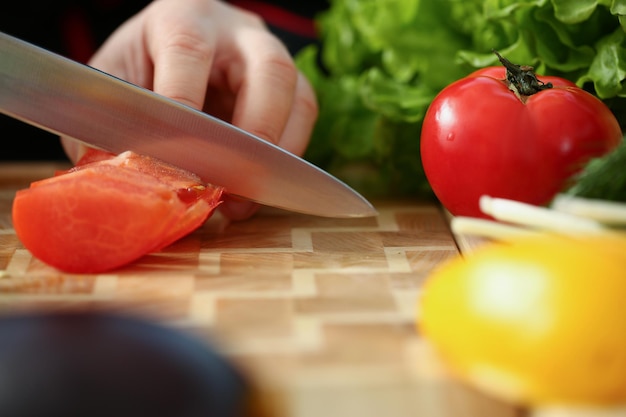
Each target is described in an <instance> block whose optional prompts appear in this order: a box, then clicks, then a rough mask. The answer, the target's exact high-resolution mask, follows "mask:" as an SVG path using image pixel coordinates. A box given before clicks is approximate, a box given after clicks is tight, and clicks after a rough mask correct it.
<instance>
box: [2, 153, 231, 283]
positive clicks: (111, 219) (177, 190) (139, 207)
mask: <svg viewBox="0 0 626 417" xmlns="http://www.w3.org/2000/svg"><path fill="white" fill-rule="evenodd" d="M98 152H99V151H98ZM100 156H101V157H98V155H93V154H90V155H88V157H87V158H86V159H85V160H83V161H79V162H78V164H77V166H76V167H74V168H72V169H70V170H69V171H66V172H64V173H58V174H57V175H55V176H54V177H51V178H47V179H44V180H41V181H37V182H34V183H32V184H31V186H30V187H29V188H28V189H24V190H19V191H18V192H17V193H16V195H15V199H14V201H13V211H12V214H13V226H14V228H15V232H16V234H17V236H18V238H19V239H20V241H21V242H22V244H23V245H24V246H25V247H26V248H27V249H28V250H29V251H30V252H31V253H32V254H33V256H35V257H36V258H38V259H40V260H41V261H43V262H45V263H47V264H49V265H51V266H53V267H55V268H57V269H59V270H62V271H66V272H72V273H98V272H104V271H107V270H112V269H115V268H119V267H122V266H124V265H127V264H129V263H131V262H133V261H135V260H137V259H139V258H140V257H142V256H143V255H146V254H148V253H150V252H154V251H157V250H160V249H163V248H164V247H166V246H168V245H170V244H171V243H173V242H175V241H176V240H178V239H180V238H182V237H183V236H185V235H187V234H189V233H191V232H192V231H193V230H195V229H197V228H198V227H200V226H201V225H202V224H203V223H204V222H205V221H206V219H207V218H208V217H209V216H210V215H211V213H212V212H213V210H214V209H215V207H217V205H219V203H220V202H221V200H220V198H221V195H222V192H223V189H222V188H221V187H214V186H208V185H204V184H201V183H199V182H198V181H199V179H197V177H196V176H195V175H193V174H191V173H189V172H187V171H183V170H179V169H178V168H175V167H172V166H169V165H167V164H164V163H161V162H160V161H157V160H155V159H152V158H148V157H143V156H140V155H137V154H134V153H124V154H121V155H119V156H117V157H115V156H113V155H111V154H107V155H100ZM181 195H182V196H184V197H183V198H181Z"/></svg>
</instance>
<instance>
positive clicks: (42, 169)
mask: <svg viewBox="0 0 626 417" xmlns="http://www.w3.org/2000/svg"><path fill="white" fill-rule="evenodd" d="M58 168H60V167H59V166H55V165H47V164H34V165H33V164H5V165H4V166H2V167H0V313H5V314H6V313H9V312H15V311H28V310H33V309H54V310H57V309H111V310H115V311H119V312H123V313H127V314H129V315H137V316H141V317H145V318H149V319H151V320H156V321H159V322H161V323H164V324H166V325H170V326H175V327H176V328H180V329H183V330H184V331H189V332H191V333H193V334H194V335H197V336H198V337H201V338H210V339H211V341H212V343H215V344H217V346H218V348H219V349H221V350H222V351H223V352H224V353H225V354H226V355H227V357H228V358H230V359H231V360H232V361H233V362H234V363H236V364H237V365H238V366H240V367H241V368H242V369H243V370H244V372H245V373H246V375H248V376H249V377H250V379H251V381H253V383H254V384H255V386H256V387H257V388H258V392H259V396H260V397H262V398H264V402H265V403H266V405H265V406H264V407H267V410H268V414H270V415H275V416H277V417H283V416H284V417H335V416H336V417H352V416H354V417H356V416H358V417H370V416H371V417H409V416H411V417H413V416H428V417H460V416H481V417H483V416H493V417H509V416H520V415H522V411H521V410H518V409H516V408H515V407H513V406H511V405H509V404H505V403H501V402H499V401H497V400H495V399H493V398H489V397H486V396H484V395H483V394H482V393H479V392H475V391H473V390H472V389H471V388H469V387H466V386H464V385H463V384H460V383H458V382H457V381H455V380H454V378H452V377H451V376H450V375H448V374H447V372H446V370H445V369H444V368H443V366H442V365H441V363H440V362H439V360H438V358H437V357H436V355H435V354H434V353H433V352H432V350H431V349H430V347H429V346H428V344H427V343H426V342H425V340H424V338H423V337H422V336H421V335H420V330H419V324H418V323H419V311H418V310H417V300H418V298H419V296H420V289H421V286H422V284H423V282H424V280H425V279H426V277H427V276H428V275H429V273H430V272H431V271H432V270H433V268H435V267H437V265H439V264H440V263H441V262H444V261H446V260H447V259H450V258H452V257H455V256H458V254H459V249H458V246H457V242H456V240H455V238H454V237H453V236H452V234H451V233H450V230H449V228H448V222H447V220H446V216H445V214H444V213H442V211H441V209H440V207H439V206H438V205H437V204H436V203H434V202H431V201H419V200H404V201H374V202H373V203H374V204H375V206H376V208H377V209H378V211H379V213H380V215H379V216H378V217H377V218H359V219H328V218H321V217H314V216H307V215H301V214H296V213H290V212H286V211H282V210H278V209H272V208H262V209H261V210H260V212H259V213H258V214H257V215H256V216H255V217H253V218H252V219H250V220H247V221H244V222H230V221H229V220H227V219H225V218H224V217H221V216H220V215H219V214H217V215H214V216H213V217H212V218H211V219H210V220H209V221H208V222H207V223H206V225H205V226H203V227H202V228H200V229H199V230H197V231H196V232H194V233H193V234H191V235H190V236H188V237H186V238H184V239H182V240H181V241H179V242H177V243H175V244H174V245H172V246H171V247H169V248H167V249H165V250H163V251H162V252H159V253H154V254H150V255H148V256H146V257H144V258H143V259H141V260H140V261H138V262H136V263H135V264H133V265H130V266H128V267H126V268H123V269H120V270H117V271H114V272H111V273H106V274H99V275H75V274H65V273H60V272H58V271H56V270H54V269H52V268H50V267H48V266H47V265H44V264H43V263H41V262H40V261H38V260H37V259H34V258H33V257H32V256H31V254H30V253H29V252H28V251H27V250H26V249H24V248H23V247H22V246H21V244H20V242H19V241H18V239H17V237H16V236H15V233H14V231H13V229H12V226H11V216H10V208H11V201H12V198H13V195H14V192H15V190H16V189H19V188H23V187H25V186H27V185H28V183H29V182H30V181H32V180H34V179H38V178H44V177H47V176H50V175H52V173H53V172H54V170H55V169H58Z"/></svg>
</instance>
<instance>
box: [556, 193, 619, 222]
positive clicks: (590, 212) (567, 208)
mask: <svg viewBox="0 0 626 417" xmlns="http://www.w3.org/2000/svg"><path fill="white" fill-rule="evenodd" d="M551 207H552V208H553V209H554V210H558V211H561V212H563V213H569V214H573V215H576V216H580V217H586V218H589V219H593V220H597V221H599V222H602V223H605V224H609V225H614V226H619V225H626V204H625V203H619V202H615V201H605V200H595V199H589V198H580V197H573V196H568V195H558V196H556V197H555V198H554V200H553V201H552V204H551Z"/></svg>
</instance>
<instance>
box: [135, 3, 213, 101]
mask: <svg viewBox="0 0 626 417" xmlns="http://www.w3.org/2000/svg"><path fill="white" fill-rule="evenodd" d="M196 3H197V5H196V6H194V7H169V8H163V7H162V8H157V7H153V10H154V11H153V12H152V13H153V16H150V18H149V19H147V20H146V23H147V24H146V41H147V49H148V53H149V54H150V56H151V58H152V61H153V64H154V79H153V90H154V91H155V92H156V93H159V94H162V95H164V96H166V97H169V98H171V99H173V100H176V101H178V102H181V103H183V104H187V105H189V106H191V107H193V108H195V109H201V108H202V105H203V103H204V99H205V94H206V89H207V85H208V80H209V74H210V72H211V67H212V63H213V58H214V55H215V48H216V39H217V34H216V24H212V23H211V22H206V21H205V20H203V18H202V16H203V15H205V14H211V13H213V11H212V10H208V9H210V8H212V7H213V6H214V3H213V2H210V1H209V2H207V1H203V2H196ZM170 4H173V5H174V6H176V4H175V2H174V3H173V2H170ZM152 5H153V6H154V5H159V2H155V3H152Z"/></svg>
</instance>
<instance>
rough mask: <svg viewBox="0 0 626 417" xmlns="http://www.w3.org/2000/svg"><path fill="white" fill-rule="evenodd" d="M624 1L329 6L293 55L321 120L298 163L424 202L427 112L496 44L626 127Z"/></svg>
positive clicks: (371, 190) (363, 187)
mask: <svg viewBox="0 0 626 417" xmlns="http://www.w3.org/2000/svg"><path fill="white" fill-rule="evenodd" d="M625 16H626V0H517V1H515V0H331V2H330V7H329V9H328V10H327V11H326V12H324V13H322V14H320V15H319V16H318V18H317V19H316V22H317V25H318V30H319V33H320V43H319V44H318V45H311V46H309V47H308V48H305V49H304V50H302V51H301V52H300V53H299V54H298V55H297V56H296V63H297V65H298V66H299V68H300V69H301V71H302V72H303V73H304V74H305V75H306V76H307V77H308V78H309V80H310V81H311V83H312V84H313V86H314V88H315V90H316V92H317V95H318V100H319V106H320V115H319V119H318V121H317V124H316V126H315V129H314V132H313V135H312V138H311V143H310V145H309V148H308V150H307V153H306V154H305V158H306V159H308V160H309V161H311V162H312V163H314V164H316V165H318V166H320V167H322V168H324V169H326V170H327V171H329V172H330V173H332V174H334V175H336V176H338V177H339V178H340V179H342V180H344V181H346V182H347V183H348V184H350V185H352V186H353V187H355V188H356V189H357V190H359V191H360V192H362V193H363V194H364V195H366V196H368V197H378V196H430V195H431V191H430V188H429V186H428V182H427V181H426V178H425V176H424V172H423V170H422V166H421V159H420V154H419V136H420V130H421V122H422V120H423V117H424V114H425V112H426V110H427V108H428V106H429V104H430V102H431V101H432V100H433V98H434V97H435V96H436V94H437V93H438V92H439V91H441V89H443V88H444V87H445V86H447V85H448V84H450V83H452V82H453V81H455V80H457V79H459V78H462V77H463V76H465V75H467V74H469V73H470V72H472V71H474V70H476V69H478V68H481V67H485V66H489V65H498V61H497V57H496V56H495V55H494V54H493V53H492V50H493V49H496V50H498V51H500V52H501V53H502V54H503V55H505V56H506V57H507V58H509V59H510V60H511V61H513V62H515V63H518V64H526V65H532V66H534V67H535V68H536V69H537V72H539V73H541V74H546V75H548V74H549V75H558V76H561V77H564V78H567V79H570V80H572V81H574V82H576V83H577V84H578V85H579V86H580V87H582V88H585V89H586V90H588V91H590V92H591V93H593V94H595V95H597V96H598V97H599V98H601V99H602V100H604V101H605V102H606V103H607V105H609V107H610V108H611V109H612V110H613V111H614V113H615V114H616V116H617V117H618V120H620V123H622V125H623V126H624V125H625V124H626V87H625V86H626V83H625V82H624V80H625V79H626V34H625V29H626V18H625Z"/></svg>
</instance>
